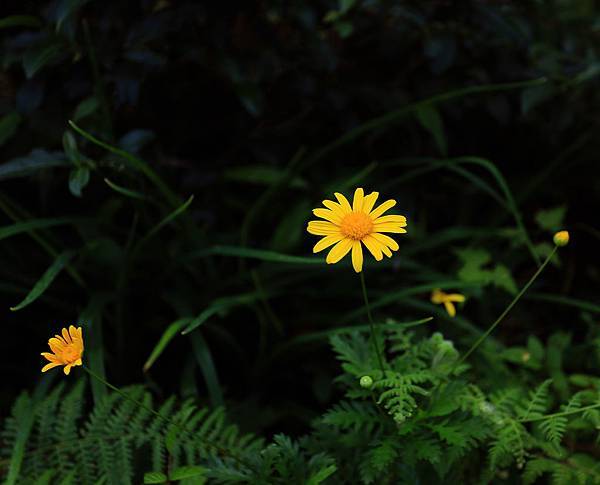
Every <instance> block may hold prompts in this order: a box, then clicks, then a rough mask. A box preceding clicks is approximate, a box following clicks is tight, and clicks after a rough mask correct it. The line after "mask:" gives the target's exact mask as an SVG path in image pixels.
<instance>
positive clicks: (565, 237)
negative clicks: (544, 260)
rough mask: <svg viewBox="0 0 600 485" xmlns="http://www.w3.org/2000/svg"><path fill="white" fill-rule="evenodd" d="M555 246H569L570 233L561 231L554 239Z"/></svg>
mask: <svg viewBox="0 0 600 485" xmlns="http://www.w3.org/2000/svg"><path fill="white" fill-rule="evenodd" d="M553 241H554V244H556V245H557V246H559V247H562V246H566V245H567V244H569V232H568V231H559V232H557V233H556V234H555V235H554V238H553Z"/></svg>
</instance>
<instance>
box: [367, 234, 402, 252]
mask: <svg viewBox="0 0 600 485" xmlns="http://www.w3.org/2000/svg"><path fill="white" fill-rule="evenodd" d="M371 236H373V238H375V239H376V240H377V241H379V242H380V243H381V244H383V245H384V246H386V247H389V248H390V249H391V250H392V251H398V249H399V248H400V246H398V243H397V242H396V241H394V240H393V239H392V238H391V237H390V236H386V235H385V234H379V233H377V232H374V233H371Z"/></svg>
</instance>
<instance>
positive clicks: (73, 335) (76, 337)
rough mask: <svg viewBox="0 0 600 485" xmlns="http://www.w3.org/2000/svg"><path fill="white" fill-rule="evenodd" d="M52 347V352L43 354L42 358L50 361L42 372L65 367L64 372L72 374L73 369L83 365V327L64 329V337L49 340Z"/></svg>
mask: <svg viewBox="0 0 600 485" xmlns="http://www.w3.org/2000/svg"><path fill="white" fill-rule="evenodd" d="M48 345H49V346H50V350H52V353H50V352H42V356H44V357H45V358H46V359H48V360H49V361H50V363H49V364H46V365H45V366H44V367H43V369H42V372H46V371H47V370H50V369H52V368H53V367H58V366H59V365H64V366H65V368H64V371H65V374H66V375H69V372H71V367H73V366H75V365H82V362H81V356H82V355H83V336H82V333H81V327H77V328H75V327H74V326H73V325H71V326H70V327H69V330H68V331H67V329H66V328H63V329H62V337H61V336H60V335H55V336H54V337H53V338H51V339H50V340H48Z"/></svg>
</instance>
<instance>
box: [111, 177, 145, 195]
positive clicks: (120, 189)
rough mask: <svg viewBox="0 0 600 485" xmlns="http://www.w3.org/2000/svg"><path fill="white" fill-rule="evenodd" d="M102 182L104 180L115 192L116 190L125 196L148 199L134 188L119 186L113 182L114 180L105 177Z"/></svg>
mask: <svg viewBox="0 0 600 485" xmlns="http://www.w3.org/2000/svg"><path fill="white" fill-rule="evenodd" d="M104 182H106V185H108V186H109V187H110V188H111V189H113V190H114V191H115V192H118V193H119V194H121V195H124V196H125V197H131V198H132V199H138V200H149V199H148V197H146V196H145V195H144V194H141V193H140V192H136V191H135V190H131V189H126V188H125V187H121V186H119V185H117V184H115V183H114V182H112V181H110V180H109V179H107V178H105V179H104Z"/></svg>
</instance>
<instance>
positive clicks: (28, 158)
mask: <svg viewBox="0 0 600 485" xmlns="http://www.w3.org/2000/svg"><path fill="white" fill-rule="evenodd" d="M69 165H70V164H69V163H68V162H67V161H66V160H64V154H63V153H62V152H47V151H46V150H40V149H34V150H32V151H31V153H30V154H29V155H25V156H24V157H18V158H13V159H12V160H9V161H8V162H6V163H3V164H2V165H0V180H5V179H10V178H16V177H25V176H27V175H31V174H33V173H36V172H37V171H39V170H43V169H45V168H52V167H65V166H69Z"/></svg>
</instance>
